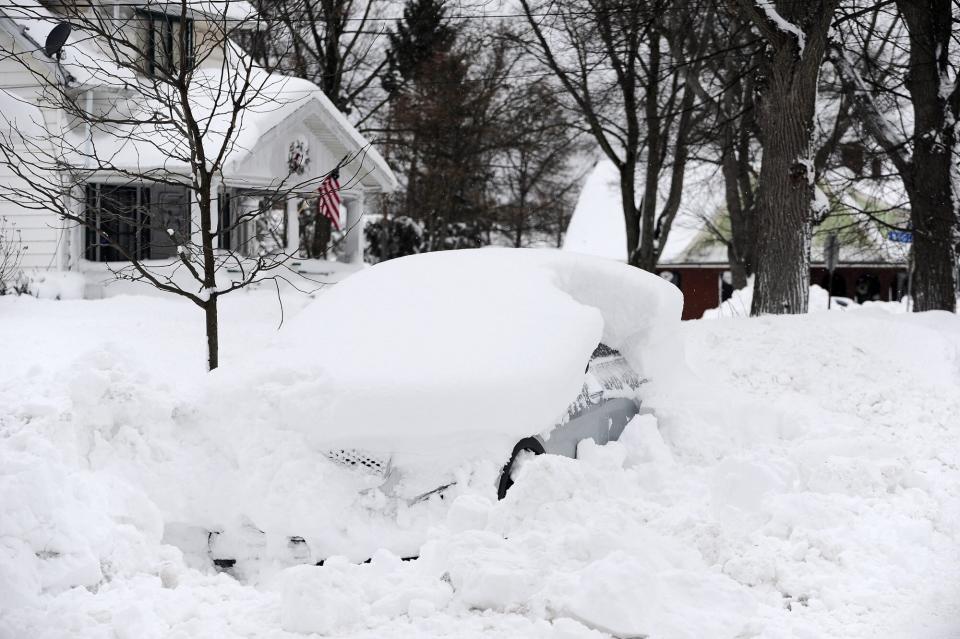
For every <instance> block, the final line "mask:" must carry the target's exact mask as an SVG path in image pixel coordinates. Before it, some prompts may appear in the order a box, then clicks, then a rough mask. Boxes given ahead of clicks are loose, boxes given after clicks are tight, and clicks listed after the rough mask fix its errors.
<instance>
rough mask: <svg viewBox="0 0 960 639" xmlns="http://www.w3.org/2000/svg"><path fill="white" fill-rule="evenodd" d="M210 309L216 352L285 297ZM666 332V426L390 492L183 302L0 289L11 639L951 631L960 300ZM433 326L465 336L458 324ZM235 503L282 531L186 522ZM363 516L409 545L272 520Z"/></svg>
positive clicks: (0, 438) (249, 344)
mask: <svg viewBox="0 0 960 639" xmlns="http://www.w3.org/2000/svg"><path fill="white" fill-rule="evenodd" d="M410 268H411V269H414V268H419V267H414V266H410ZM538 268H540V267H538ZM542 268H544V269H545V272H547V273H554V274H555V273H557V272H558V271H557V270H551V269H553V267H549V266H544V267H542ZM548 277H549V276H548ZM348 281H349V280H348ZM530 284H531V285H532V282H531V283H530ZM360 285H361V284H358V285H357V286H358V287H359V286H360ZM571 290H575V289H571ZM331 294H332V293H331ZM343 295H347V293H344V294H343ZM457 299H460V298H457ZM555 302H556V303H557V305H558V308H560V307H561V306H565V305H566V304H569V302H568V301H564V302H561V300H560V299H559V298H558V299H555ZM315 304H316V305H315V306H311V307H308V310H306V311H303V312H302V313H301V312H300V311H301V309H303V307H304V306H305V300H302V299H299V298H294V297H292V295H291V294H285V309H284V310H285V315H286V324H285V328H284V329H282V330H281V338H280V341H282V339H283V337H282V336H283V334H284V332H285V331H286V330H287V329H288V328H289V329H290V330H291V331H293V332H297V331H299V330H302V328H298V327H297V324H298V316H299V318H302V320H303V324H306V325H309V324H316V326H315V329H316V331H317V333H318V334H323V333H324V332H326V331H332V330H334V328H336V330H340V329H343V328H344V327H343V326H342V325H341V324H338V323H337V320H330V322H331V324H330V325H325V324H324V323H323V322H322V321H321V319H322V314H319V313H318V310H317V309H319V308H322V306H320V305H319V304H317V303H315ZM371 310H372V309H371ZM315 313H317V314H315ZM221 315H222V321H223V328H222V342H223V356H222V362H223V366H224V368H225V369H243V368H245V367H247V366H249V363H250V361H251V359H250V358H254V359H256V357H255V356H257V355H258V354H259V353H260V352H261V351H263V350H267V349H269V348H275V347H276V346H267V345H269V344H270V343H271V342H273V341H274V340H275V339H277V338H276V326H277V323H278V321H279V316H280V312H279V309H278V308H277V306H276V294H275V293H270V292H267V291H253V292H250V293H248V294H246V293H244V294H238V295H235V296H232V297H230V298H227V299H225V300H224V301H223V304H222V311H221ZM589 315H591V314H590V313H584V315H583V318H582V319H583V321H584V323H585V325H586V323H588V322H589V321H590V320H589V318H588V316H589ZM291 318H293V319H291ZM379 319H380V320H381V321H380V322H379V323H377V322H375V321H374V320H373V319H370V320H369V325H368V324H367V323H366V321H365V322H364V323H363V324H362V327H369V328H373V327H374V326H375V325H376V326H379V327H380V328H381V329H382V330H384V331H388V330H390V326H391V323H392V316H391V315H390V314H386V313H385V314H382V315H381V316H379ZM398 319H401V320H402V318H398ZM301 326H302V325H301ZM360 328H361V327H357V330H360ZM551 330H552V329H551ZM679 333H680V337H681V338H682V341H683V346H684V349H685V353H686V355H685V357H686V364H687V366H686V367H676V368H674V369H671V370H670V371H669V374H663V375H660V376H659V379H655V380H654V381H652V382H651V383H650V384H648V385H646V386H645V403H646V404H647V405H648V406H650V407H653V408H654V409H655V410H656V417H654V416H650V415H647V416H642V417H639V418H637V419H635V420H634V422H633V423H631V425H630V426H628V428H627V430H626V431H625V432H624V435H623V437H622V440H621V441H620V442H618V443H614V444H611V445H608V446H605V447H597V446H594V445H592V444H591V443H590V442H585V443H583V444H582V445H581V448H580V459H578V460H571V459H566V458H558V457H550V456H542V457H537V458H534V459H531V460H529V461H528V462H527V463H525V464H524V465H523V466H522V467H521V469H520V471H519V473H518V476H517V483H516V484H515V486H514V487H513V488H512V489H511V492H510V493H509V494H508V496H507V499H505V500H504V501H502V502H497V501H496V499H495V494H494V487H493V478H494V477H495V472H496V468H495V467H494V465H492V464H490V465H488V466H486V467H484V466H483V465H473V466H464V467H460V468H459V469H458V470H457V472H458V473H459V475H460V478H461V482H460V483H458V485H457V486H456V487H455V488H454V489H453V490H452V492H451V494H450V496H449V498H448V499H447V500H444V501H440V500H436V499H435V500H432V501H430V502H428V503H426V504H421V505H420V506H417V507H411V508H407V507H395V508H394V509H393V510H391V508H390V507H389V505H388V504H386V503H385V500H383V499H382V498H381V497H378V496H377V495H376V493H367V494H365V495H358V493H357V489H358V488H361V487H362V485H363V481H364V480H362V479H356V478H355V477H354V476H353V475H352V474H349V473H346V472H345V471H341V470H340V469H339V467H336V466H334V465H333V464H331V463H330V462H329V461H328V460H327V459H326V458H325V457H324V456H323V455H322V454H321V453H320V452H319V451H318V450H317V448H316V446H315V445H313V444H311V443H310V442H309V441H308V439H307V438H306V437H305V431H302V430H297V429H288V428H284V427H283V426H284V425H283V424H281V423H280V422H279V421H277V422H275V423H273V424H267V423H262V422H260V421H258V420H252V419H251V420H246V421H244V420H239V418H240V417H242V415H240V414H238V413H235V411H232V410H227V409H226V408H222V407H221V408H217V406H216V399H217V398H216V397H214V396H212V395H211V388H210V387H208V386H206V384H205V381H204V380H205V378H206V375H205V374H204V372H203V359H204V353H203V351H202V348H201V346H202V318H201V317H200V315H199V313H198V311H197V310H196V309H195V308H193V307H192V306H190V305H189V304H185V303H180V302H178V301H173V300H166V299H158V298H151V297H133V296H126V297H115V298H110V299H106V300H100V301H80V300H76V301H53V300H37V299H33V298H29V297H19V298H12V297H4V298H0V335H2V336H3V337H2V341H0V361H2V362H3V365H2V367H0V407H2V409H0V637H2V638H3V639H7V638H10V639H14V638H15V639H21V638H24V637H30V638H31V639H32V638H60V637H81V638H93V637H96V638H101V637H103V638H111V639H113V638H121V639H126V638H130V639H133V638H137V639H140V638H160V637H169V638H171V639H172V638H176V639H186V638H194V637H203V638H216V639H225V638H233V637H258V638H270V639H293V638H296V637H301V636H304V635H303V634H302V633H305V632H317V633H322V634H323V635H327V636H342V637H371V638H372V637H457V638H461V637H543V638H551V639H553V638H556V639H559V638H564V639H573V638H587V637H590V638H600V637H606V636H611V635H612V636H619V637H628V636H639V635H646V636H649V637H652V638H681V637H683V638H687V637H689V638H694V637H696V638H700V637H710V638H724V637H729V638H731V639H732V638H735V637H740V638H745V637H774V638H776V637H783V638H787V637H811V638H814V637H823V638H828V637H829V638H834V637H865V638H866V637H877V636H887V637H911V638H913V637H916V638H921V639H925V638H949V637H956V636H958V634H960V607H958V602H960V591H958V587H960V586H958V580H957V578H956V576H957V574H960V573H958V571H960V494H958V493H960V442H958V439H960V437H958V432H960V429H958V418H957V415H958V414H960V390H958V388H960V321H958V319H957V317H956V316H954V315H947V314H941V313H928V314H923V315H909V314H891V313H884V312H880V311H877V310H871V309H860V310H856V311H854V312H846V313H822V314H813V315H807V316H803V317H777V318H762V319H746V318H730V319H720V320H717V321H696V322H688V323H685V324H683V325H682V327H681V328H680V331H679ZM444 335H445V337H446V338H447V345H448V348H449V351H450V353H451V356H452V357H456V355H457V353H458V352H460V351H461V350H464V352H469V348H470V347H469V346H467V345H466V344H467V342H469V339H470V333H469V331H468V330H466V327H459V328H457V327H449V328H447V329H445V331H444ZM305 348H308V345H305ZM253 372H255V371H251V373H253ZM275 381H276V387H275V390H277V392H280V390H281V388H282V387H283V386H284V385H295V384H298V383H300V382H301V381H302V379H301V378H300V377H298V376H296V375H295V374H294V373H293V372H290V373H288V375H287V377H284V378H282V379H277V380H275ZM213 386H214V388H215V387H216V385H213ZM247 390H249V391H250V393H249V395H250V397H251V399H248V400H247V401H246V403H245V404H244V405H245V406H247V408H249V409H251V410H253V409H254V406H253V404H254V400H255V399H256V401H261V400H260V399H257V398H259V397H260V396H261V390H262V389H258V388H248V389H247ZM229 399H230V400H231V401H234V402H237V401H243V398H242V396H240V395H233V396H230V398H229ZM472 409H473V407H468V408H465V409H464V412H468V411H469V410H472ZM218 410H220V411H222V412H220V413H219V414H220V417H218ZM254 412H255V411H254ZM454 417H456V416H454ZM238 420H239V421H238ZM351 490H353V492H351ZM351 495H352V496H351ZM241 509H242V512H240V510H241ZM318 510H321V512H319V513H318V512H317V511H318ZM241 515H242V516H243V517H246V518H247V520H248V523H250V522H252V523H253V524H254V525H255V526H260V527H261V528H263V527H267V528H271V527H272V528H271V530H269V531H267V533H276V535H274V536H271V535H270V534H266V535H263V534H260V533H258V532H256V531H255V530H253V528H252V527H251V526H250V525H247V526H246V529H247V531H248V532H249V535H248V536H247V538H241V539H240V542H237V543H238V545H237V548H239V549H240V552H241V553H244V554H243V557H244V558H245V559H246V563H242V564H238V569H237V570H236V571H235V572H236V573H237V574H236V577H235V576H231V575H228V574H226V573H220V574H218V573H216V572H215V571H214V570H213V569H212V567H211V566H210V564H209V559H208V558H206V555H205V548H206V538H205V535H204V536H202V538H201V539H200V540H199V542H198V541H197V539H196V535H194V536H191V535H192V533H195V532H196V530H193V529H191V528H190V527H191V526H193V527H194V528H196V529H199V530H201V531H203V530H208V529H210V528H211V527H215V526H221V527H229V526H230V525H231V522H228V521H224V520H225V519H226V518H228V517H230V516H234V517H236V518H237V519H238V520H239V519H241ZM265 522H266V523H265ZM371 522H372V524H371ZM373 524H378V525H379V524H383V526H382V528H381V530H382V531H383V532H382V533H381V534H382V537H381V539H380V540H379V541H381V542H383V545H391V544H393V545H396V544H399V543H400V542H403V543H408V544H411V546H410V547H411V549H412V550H413V552H414V553H416V554H419V555H420V559H419V560H417V561H412V562H402V561H400V559H399V557H398V554H402V553H404V552H406V551H405V550H398V551H396V552H389V551H373V552H370V553H369V554H365V555H360V554H357V555H356V556H354V557H353V559H354V560H356V559H360V558H363V557H365V556H372V558H373V561H372V562H371V563H369V564H356V563H352V562H350V561H347V560H346V559H344V558H339V559H338V558H333V559H328V561H327V562H326V564H325V565H324V566H323V567H315V566H310V565H300V566H295V565H294V564H295V562H296V559H295V558H294V557H292V554H295V552H294V551H291V550H290V549H289V548H288V547H287V543H286V538H285V537H284V536H283V535H294V534H302V535H304V536H306V537H309V538H311V539H312V540H313V543H312V544H311V550H310V552H313V553H315V555H314V556H313V557H311V558H310V559H315V558H317V557H318V556H325V555H324V553H325V552H327V551H329V550H331V549H333V548H334V547H335V546H336V544H337V543H340V544H349V543H355V544H356V545H357V547H358V548H360V547H361V546H363V544H365V543H368V542H370V540H363V539H358V538H357V536H356V535H354V534H353V533H352V530H353V529H354V528H356V527H362V526H363V525H367V526H368V527H369V526H371V525H373ZM298 526H303V527H309V528H311V530H303V528H298ZM205 527H206V528H205ZM242 527H243V526H241V528H242ZM314 528H315V529H314ZM294 531H302V532H294ZM164 540H166V541H177V543H179V544H180V546H181V547H179V548H178V547H175V546H173V545H170V544H169V543H164ZM373 541H374V542H375V541H377V540H376V539H375V540H373ZM323 544H329V547H324V546H323ZM361 550H362V551H363V552H366V550H367V547H362V548H360V550H357V553H359V552H360V551H361ZM341 552H344V553H346V554H351V550H350V548H343V549H342V550H341ZM300 560H301V561H302V560H303V557H302V556H301V559H300Z"/></svg>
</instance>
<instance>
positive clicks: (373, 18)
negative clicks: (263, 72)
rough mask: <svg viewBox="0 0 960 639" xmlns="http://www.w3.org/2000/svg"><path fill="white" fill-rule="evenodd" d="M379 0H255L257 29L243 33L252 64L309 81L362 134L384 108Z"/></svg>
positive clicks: (380, 2) (383, 63)
mask: <svg viewBox="0 0 960 639" xmlns="http://www.w3.org/2000/svg"><path fill="white" fill-rule="evenodd" d="M384 5H385V3H384V2H382V0H258V1H257V2H256V6H257V9H258V11H259V13H260V17H261V20H262V28H261V29H260V30H259V31H258V32H257V33H256V34H255V36H254V34H249V33H248V34H244V38H243V40H244V42H248V43H250V44H249V50H250V51H251V53H252V54H253V55H254V58H255V59H256V60H257V62H258V63H259V64H261V65H263V66H264V67H265V68H267V69H269V70H275V71H278V72H280V73H285V74H288V75H293V76H296V77H299V78H304V79H306V80H310V81H312V82H314V83H315V84H316V85H317V86H319V87H320V88H321V89H322V90H323V92H324V93H325V94H326V96H327V97H328V98H330V101H331V102H333V104H334V105H335V106H336V107H337V108H338V109H340V110H341V111H343V112H344V113H346V114H348V115H350V116H352V117H353V120H354V122H355V123H356V125H357V127H358V128H359V129H361V130H365V129H366V128H367V127H369V126H370V124H371V118H373V117H374V116H375V115H376V114H377V112H378V111H379V110H380V109H381V108H382V107H383V106H384V105H385V104H386V102H387V100H386V95H385V94H384V92H383V91H381V90H380V86H379V82H378V81H377V80H378V79H379V77H380V75H381V73H382V71H383V69H384V68H385V66H386V64H387V59H386V56H385V55H384V52H383V46H382V45H383V43H384V41H385V40H386V37H385V30H384V28H383V27H382V23H381V18H382V16H381V9H382V8H383V6H384Z"/></svg>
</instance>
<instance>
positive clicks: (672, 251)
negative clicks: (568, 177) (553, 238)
mask: <svg viewBox="0 0 960 639" xmlns="http://www.w3.org/2000/svg"><path fill="white" fill-rule="evenodd" d="M693 172H694V173H696V168H695V169H694V170H693ZM704 173H707V174H709V173H710V171H705V172H704ZM616 179H617V175H616V171H615V169H614V168H613V166H612V165H611V164H610V163H608V162H601V163H599V164H598V165H597V167H596V169H595V170H594V172H593V173H592V174H591V175H590V177H589V178H588V179H587V181H586V183H585V185H584V188H583V191H582V193H581V195H580V199H579V202H578V204H577V209H576V211H575V212H574V215H573V218H572V219H571V221H570V227H569V228H568V230H567V236H566V239H565V242H564V249H565V250H571V251H577V252H581V253H588V254H593V255H600V256H603V257H609V258H613V259H618V260H625V259H626V232H625V230H624V223H623V214H622V209H621V205H620V196H619V190H618V189H617V188H615V187H614V186H615V180H616ZM684 198H685V204H684V208H683V209H682V210H681V212H680V214H679V215H678V217H677V220H676V221H675V222H674V226H673V229H672V230H671V232H670V237H669V238H668V240H667V244H666V246H665V247H664V249H663V253H662V255H661V259H660V264H659V269H658V273H659V274H660V275H661V276H662V277H664V279H667V280H669V281H671V282H673V283H674V284H676V285H677V287H679V288H680V290H681V291H683V297H684V305H683V319H685V320H686V319H699V318H700V317H702V316H703V313H704V311H706V310H708V309H711V308H716V307H717V306H719V305H720V303H721V302H723V301H724V300H726V299H727V298H728V297H729V296H730V295H731V294H732V292H733V286H732V284H731V277H730V264H729V260H728V257H727V247H726V245H725V244H724V243H723V242H722V241H721V240H720V239H719V238H718V236H717V235H716V234H715V233H712V232H711V231H710V230H709V229H710V228H711V227H712V228H714V229H717V228H719V229H720V230H721V231H722V230H723V228H724V226H725V225H726V224H725V217H726V213H725V210H724V203H723V192H722V188H721V189H716V188H713V186H712V184H710V183H709V182H707V181H704V182H703V183H697V182H693V183H692V184H691V185H690V188H689V189H687V190H686V191H685V193H684ZM859 204H860V205H867V204H868V203H865V202H859ZM875 217H886V218H887V219H886V221H887V222H888V223H890V224H891V225H894V226H899V225H902V224H903V223H905V219H906V218H905V214H904V213H903V212H902V211H887V212H885V213H883V214H877V215H875ZM708 221H709V222H710V223H709V224H708V223H707V222H708ZM853 221H855V220H854V219H853V218H852V217H850V216H846V217H841V216H839V215H834V216H830V217H828V218H827V219H826V220H824V222H823V223H822V224H820V226H819V227H818V228H817V230H816V231H815V233H814V237H813V242H812V247H811V266H810V283H811V284H817V285H819V286H822V287H823V288H825V289H826V288H829V289H830V290H831V294H832V295H834V296H837V297H849V298H851V299H853V300H855V301H857V302H863V301H868V300H884V301H887V300H898V299H900V298H901V297H902V296H903V295H905V294H906V292H907V285H908V283H907V258H908V250H909V244H903V243H899V242H894V241H891V240H890V239H889V238H888V237H887V236H886V235H885V234H884V233H883V232H882V231H881V230H880V227H878V226H877V225H864V224H852V223H851V222H853ZM831 233H836V234H837V236H838V239H839V245H840V255H839V258H840V259H839V261H838V265H837V267H836V268H835V270H834V277H833V283H832V285H830V282H829V279H830V278H829V275H828V273H827V269H826V263H825V260H824V244H825V241H826V238H827V236H828V235H830V234H831Z"/></svg>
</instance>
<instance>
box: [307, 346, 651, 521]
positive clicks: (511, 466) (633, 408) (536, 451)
mask: <svg viewBox="0 0 960 639" xmlns="http://www.w3.org/2000/svg"><path fill="white" fill-rule="evenodd" d="M643 381H644V380H643V379H641V378H640V376H639V375H638V374H637V373H636V371H634V370H633V368H632V367H631V366H630V364H629V363H628V362H627V360H626V359H624V357H623V355H621V354H620V352H619V351H617V350H616V349H613V348H610V347H609V346H607V345H606V344H599V345H598V346H597V348H596V349H594V351H593V353H592V354H591V356H590V360H589V361H588V362H587V365H586V370H585V372H584V380H583V386H582V387H581V389H580V393H579V394H578V395H577V396H576V397H575V398H574V399H573V400H572V401H571V402H570V404H569V405H568V406H567V409H566V411H565V412H564V414H563V415H562V416H560V418H559V419H558V421H557V423H556V424H555V425H554V427H553V428H552V429H551V430H550V431H548V432H546V433H544V434H536V433H531V434H530V435H529V436H527V437H524V438H523V439H521V440H519V441H518V442H517V443H516V444H514V446H513V449H512V451H511V452H510V453H509V457H507V458H506V463H504V465H503V468H502V469H501V470H500V474H499V476H498V478H497V482H496V485H497V498H498V499H503V498H504V497H505V496H506V494H507V491H508V490H509V489H510V487H511V486H512V485H513V471H514V470H515V467H516V466H517V465H518V461H519V460H521V459H522V458H523V456H524V453H526V454H529V455H542V454H551V455H563V456H565V457H571V458H576V456H577V447H578V445H579V444H580V442H582V441H584V440H587V439H590V440H593V441H594V443H596V444H599V445H603V444H606V443H608V442H611V441H616V440H617V439H618V438H619V437H620V434H621V433H622V432H623V429H624V428H625V427H626V425H627V423H628V422H629V421H630V420H631V419H632V418H633V417H634V416H635V415H637V414H638V412H639V409H640V407H641V404H642V400H641V398H640V396H639V394H638V390H639V388H640V384H641V383H643ZM505 452H506V451H505ZM325 454H326V456H327V458H328V459H330V460H332V461H334V462H336V463H338V464H340V465H343V466H346V467H347V468H349V469H351V470H355V471H358V472H366V473H372V474H376V475H379V476H381V477H383V479H384V481H383V483H382V484H381V485H380V486H379V489H380V490H381V491H383V492H384V493H386V494H393V492H394V487H395V486H396V485H397V484H398V483H399V481H400V479H401V475H400V473H399V472H397V471H396V470H395V469H394V468H393V465H392V463H391V460H390V459H389V458H382V457H378V456H376V455H373V454H370V453H367V452H365V451H363V450H359V449H343V448H340V449H334V450H329V451H326V453H325ZM452 485H453V483H445V484H441V485H440V486H437V487H436V488H433V489H431V490H429V491H427V492H425V493H422V494H420V495H416V496H414V497H412V498H409V499H408V502H410V503H416V502H417V501H420V500H422V499H425V498H428V497H430V496H432V495H440V496H441V497H442V495H443V492H444V490H446V489H447V488H449V487H451V486H452Z"/></svg>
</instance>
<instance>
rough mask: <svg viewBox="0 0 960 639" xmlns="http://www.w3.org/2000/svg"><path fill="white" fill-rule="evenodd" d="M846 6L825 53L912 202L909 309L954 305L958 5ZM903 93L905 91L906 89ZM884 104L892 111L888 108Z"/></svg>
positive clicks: (943, 0) (947, 2) (959, 94)
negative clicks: (837, 37) (846, 15)
mask: <svg viewBox="0 0 960 639" xmlns="http://www.w3.org/2000/svg"><path fill="white" fill-rule="evenodd" d="M892 4H893V3H882V4H880V5H872V6H868V7H866V8H860V9H861V10H859V11H851V13H850V17H851V19H850V20H848V21H847V22H846V23H845V24H844V25H843V32H844V36H845V40H846V46H844V45H841V44H840V43H838V44H837V45H836V46H835V47H833V49H832V51H831V60H832V61H833V64H834V65H835V67H836V68H837V72H838V76H839V79H840V80H841V83H842V86H843V89H844V91H845V94H846V95H847V97H848V98H849V100H850V102H851V103H852V105H853V107H854V108H855V109H856V111H857V114H858V115H859V117H860V121H861V122H862V123H863V128H864V129H865V131H866V133H867V134H868V135H869V136H870V137H871V138H872V140H873V141H874V142H875V144H876V145H877V146H879V148H880V149H881V150H882V152H883V153H884V154H885V155H886V157H887V158H888V159H889V161H890V162H891V163H892V165H893V167H894V170H895V172H896V174H897V175H898V176H899V178H900V180H902V183H903V187H904V190H905V191H906V194H907V198H908V200H909V208H910V222H911V227H912V231H913V260H914V280H913V287H912V288H913V290H912V294H913V297H914V300H915V304H914V310H916V311H926V310H947V311H955V310H956V287H957V280H956V269H957V256H956V242H957V228H958V226H957V225H958V208H957V207H958V197H957V195H956V194H955V192H954V189H955V188H957V187H956V186H953V185H952V184H951V182H952V180H956V179H957V177H956V173H955V171H956V170H957V166H958V164H960V157H958V149H957V119H958V117H960V83H958V82H957V80H956V78H957V76H958V73H960V63H958V61H957V34H958V31H957V29H956V28H955V25H956V24H958V23H960V5H958V4H957V3H956V2H951V1H950V0H938V1H934V2H925V3H915V2H896V3H895V5H894V6H890V5H892ZM903 89H906V91H905V92H904V91H903ZM890 107H892V109H893V114H894V115H899V116H900V117H899V118H897V117H893V118H891V117H889V115H888V113H887V112H886V111H887V110H888V109H889V108H890Z"/></svg>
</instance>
